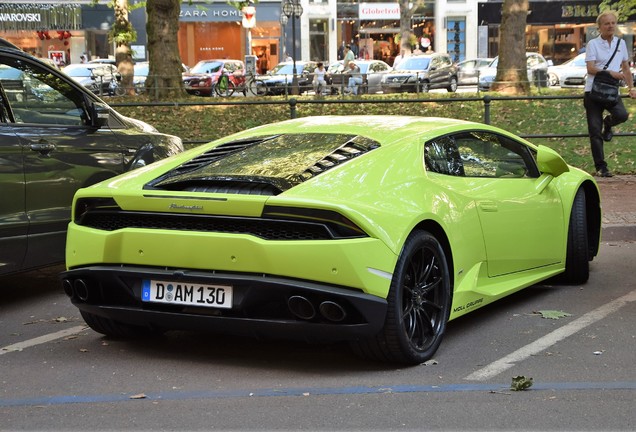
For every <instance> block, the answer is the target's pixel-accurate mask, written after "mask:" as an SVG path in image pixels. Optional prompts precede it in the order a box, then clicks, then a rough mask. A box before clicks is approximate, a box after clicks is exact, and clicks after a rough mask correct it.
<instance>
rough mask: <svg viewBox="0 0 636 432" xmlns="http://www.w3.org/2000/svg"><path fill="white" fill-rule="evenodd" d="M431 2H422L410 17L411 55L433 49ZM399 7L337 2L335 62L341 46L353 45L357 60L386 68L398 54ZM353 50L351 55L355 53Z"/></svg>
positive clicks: (433, 31) (370, 3)
mask: <svg viewBox="0 0 636 432" xmlns="http://www.w3.org/2000/svg"><path fill="white" fill-rule="evenodd" d="M434 10H435V2H432V1H425V2H424V3H423V4H421V5H419V6H417V9H416V10H415V11H414V13H413V17H412V19H411V23H410V29H411V32H412V33H413V38H412V40H410V41H409V44H410V45H411V49H412V50H413V51H414V52H418V50H419V51H421V52H426V50H427V49H430V50H433V49H434V33H435V29H434V25H433V22H434ZM399 15H400V13H399V6H397V4H396V3H387V2H386V1H378V2H376V1H368V2H363V3H352V2H341V1H339V2H338V38H339V40H340V43H339V46H340V47H341V48H340V49H339V50H338V58H339V59H341V58H342V52H343V49H342V48H343V46H344V45H345V44H351V43H353V44H354V45H355V47H356V48H355V49H357V51H358V52H357V54H358V56H360V58H373V59H381V60H383V61H385V62H387V63H388V64H389V65H392V64H393V59H394V58H395V56H397V55H398V54H399V51H400V43H399V42H400V41H399V39H400V35H399V34H400V18H399ZM355 49H354V51H355Z"/></svg>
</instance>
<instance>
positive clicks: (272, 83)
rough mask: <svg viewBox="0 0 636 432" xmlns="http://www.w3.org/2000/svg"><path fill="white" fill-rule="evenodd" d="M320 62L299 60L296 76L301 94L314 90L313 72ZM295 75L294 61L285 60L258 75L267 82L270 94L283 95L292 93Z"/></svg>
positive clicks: (264, 82)
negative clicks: (265, 72)
mask: <svg viewBox="0 0 636 432" xmlns="http://www.w3.org/2000/svg"><path fill="white" fill-rule="evenodd" d="M317 65H318V63H317V62H314V61H297V62H296V77H297V79H298V89H299V94H302V93H304V92H307V91H311V90H313V84H312V80H313V75H312V74H313V72H314V69H316V67H317ZM293 77H294V62H293V61H285V62H281V63H278V64H277V65H276V66H274V67H273V68H272V70H270V71H269V72H267V74H265V75H260V76H258V77H256V79H257V80H259V81H260V82H262V83H263V84H265V86H266V88H267V94H268V95H281V94H291V93H292V82H293Z"/></svg>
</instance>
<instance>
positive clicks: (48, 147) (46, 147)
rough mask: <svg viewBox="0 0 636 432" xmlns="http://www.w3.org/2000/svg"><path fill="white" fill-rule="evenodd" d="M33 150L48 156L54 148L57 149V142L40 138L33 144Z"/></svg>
mask: <svg viewBox="0 0 636 432" xmlns="http://www.w3.org/2000/svg"><path fill="white" fill-rule="evenodd" d="M31 150H33V151H36V152H38V153H41V154H42V155H45V156H48V155H49V153H51V152H52V151H53V150H55V144H51V143H50V142H48V141H46V140H40V141H38V142H37V143H32V144H31Z"/></svg>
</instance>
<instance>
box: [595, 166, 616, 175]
mask: <svg viewBox="0 0 636 432" xmlns="http://www.w3.org/2000/svg"><path fill="white" fill-rule="evenodd" d="M596 175H597V176H599V177H614V174H612V172H611V171H610V170H608V169H607V168H603V169H600V170H599V171H598V172H597V173H596Z"/></svg>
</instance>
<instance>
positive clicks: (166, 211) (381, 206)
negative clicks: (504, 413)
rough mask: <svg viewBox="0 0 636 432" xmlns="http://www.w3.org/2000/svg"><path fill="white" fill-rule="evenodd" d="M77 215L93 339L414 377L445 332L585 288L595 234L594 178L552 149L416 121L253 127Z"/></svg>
mask: <svg viewBox="0 0 636 432" xmlns="http://www.w3.org/2000/svg"><path fill="white" fill-rule="evenodd" d="M73 209H74V211H73V221H72V222H71V224H70V225H69V234H68V245H67V251H68V252H67V256H66V265H67V268H68V271H66V272H64V273H63V274H62V276H61V277H62V280H63V286H64V291H65V292H66V293H67V294H68V295H69V296H70V298H71V301H72V303H73V304H74V305H75V306H77V307H78V308H79V310H80V312H81V315H82V317H83V318H84V320H85V321H86V323H87V324H88V325H89V326H90V327H91V328H93V330H95V331H97V332H99V333H103V334H106V335H110V336H114V337H130V336H141V335H144V334H145V335H150V334H156V333H162V332H164V331H166V330H175V329H181V330H196V331H202V330H208V331H218V332H224V333H230V334H245V335H251V336H256V337H261V336H262V337H268V336H269V337H286V338H298V339H301V340H323V341H324V340H329V341H333V340H345V341H349V342H351V343H352V344H353V345H354V347H355V348H356V350H358V352H360V353H365V354H366V355H369V356H372V357H374V358H377V359H380V360H388V361H392V362H401V363H408V364H420V363H422V362H423V361H426V360H427V359H429V358H430V357H431V356H433V354H434V353H435V351H436V349H437V348H438V346H439V344H440V342H441V339H442V337H443V334H444V331H445V328H446V322H447V321H448V320H449V319H454V318H457V317H459V316H461V315H464V314H466V313H468V312H471V311H474V310H476V309H478V308H480V307H482V306H485V305H487V304H489V303H492V302H494V301H496V300H497V299H500V298H502V297H505V296H507V295H510V294H512V293H515V292H517V291H519V290H521V289H523V288H524V287H527V286H530V285H533V284H536V283H539V282H541V281H544V280H546V279H548V278H552V277H560V278H561V279H562V280H563V281H565V282H567V283H572V284H583V283H585V282H586V281H587V279H588V276H589V261H590V260H592V259H593V258H594V256H595V255H596V254H597V252H598V248H599V238H600V230H601V209H600V198H599V190H598V187H597V185H596V183H595V180H594V178H593V177H591V176H590V175H589V174H587V173H586V172H584V171H582V170H580V169H577V168H574V167H572V166H568V165H567V164H566V162H565V161H564V160H563V159H562V158H561V157H560V156H559V155H558V154H557V153H556V152H555V151H554V150H552V149H550V148H548V147H546V146H535V145H533V144H531V143H529V142H528V141H526V140H523V139H521V138H519V137H517V136H515V135H513V134H511V133H508V132H506V131H504V130H501V129H498V128H495V127H492V126H488V125H484V124H479V123H473V122H467V121H461V120H454V119H447V118H430V117H416V116H413V117H409V116H390V115H386V116H374V115H359V116H325V117H304V118H299V119H294V120H287V121H283V122H279V123H276V124H270V125H264V126H260V127H257V128H254V129H250V130H246V131H242V132H239V133H237V134H234V135H231V136H229V137H225V138H222V139H219V140H217V141H214V142H212V143H209V144H204V145H202V146H200V147H197V148H196V149H193V150H191V151H189V152H187V153H183V154H181V155H177V156H175V157H173V158H169V159H166V160H163V161H160V162H158V163H157V164H155V165H153V166H151V167H148V169H146V170H144V171H143V172H135V173H130V174H124V175H123V176H120V177H118V178H117V179H116V181H109V182H103V183H101V184H99V185H96V186H94V187H92V188H86V189H82V190H80V191H78V192H77V194H76V195H75V199H74V205H73ZM538 221H540V223H539V222H538ZM246 355H248V354H246Z"/></svg>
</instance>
